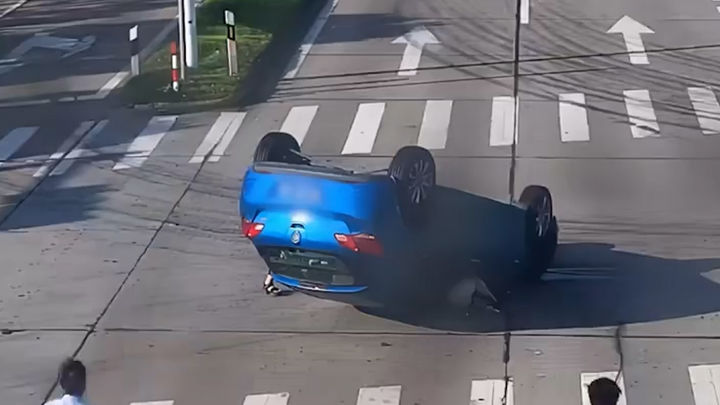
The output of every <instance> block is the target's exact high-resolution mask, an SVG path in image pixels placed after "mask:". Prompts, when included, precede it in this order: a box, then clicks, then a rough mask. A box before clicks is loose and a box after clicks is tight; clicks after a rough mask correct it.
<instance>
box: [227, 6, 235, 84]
mask: <svg viewBox="0 0 720 405" xmlns="http://www.w3.org/2000/svg"><path fill="white" fill-rule="evenodd" d="M225 26H226V27H227V57H228V75H230V76H237V74H238V63H237V44H236V43H235V14H234V13H233V12H232V11H230V10H225Z"/></svg>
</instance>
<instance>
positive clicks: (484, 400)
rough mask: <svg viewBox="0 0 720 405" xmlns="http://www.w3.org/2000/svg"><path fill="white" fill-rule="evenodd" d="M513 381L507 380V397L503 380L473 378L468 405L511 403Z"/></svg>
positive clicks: (510, 404) (509, 404)
mask: <svg viewBox="0 0 720 405" xmlns="http://www.w3.org/2000/svg"><path fill="white" fill-rule="evenodd" d="M513 397H514V394H513V382H512V380H510V381H508V384H507V399H506V400H505V401H503V399H504V398H505V380H475V381H473V382H472V386H471V388H470V405H513Z"/></svg>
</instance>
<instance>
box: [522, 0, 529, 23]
mask: <svg viewBox="0 0 720 405" xmlns="http://www.w3.org/2000/svg"><path fill="white" fill-rule="evenodd" d="M529 23H530V0H520V24H529Z"/></svg>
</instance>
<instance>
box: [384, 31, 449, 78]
mask: <svg viewBox="0 0 720 405" xmlns="http://www.w3.org/2000/svg"><path fill="white" fill-rule="evenodd" d="M392 43H393V44H405V45H406V46H405V52H403V56H402V60H401V61H400V70H398V76H415V75H416V74H417V68H418V66H420V58H421V57H422V52H423V48H425V45H429V44H431V45H437V44H439V43H440V41H438V39H437V38H435V35H433V34H432V32H430V31H428V29H427V28H425V27H423V26H420V27H417V28H415V29H413V30H412V31H410V32H408V33H407V34H405V35H402V36H399V37H397V38H395V40H393V41H392Z"/></svg>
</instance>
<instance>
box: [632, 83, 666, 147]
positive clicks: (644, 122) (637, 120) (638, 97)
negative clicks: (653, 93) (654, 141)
mask: <svg viewBox="0 0 720 405" xmlns="http://www.w3.org/2000/svg"><path fill="white" fill-rule="evenodd" d="M623 94H624V95H625V107H626V108H627V113H628V118H629V119H630V125H631V128H630V129H631V131H632V136H633V138H647V137H658V136H660V127H659V126H658V122H657V117H656V116H655V110H654V109H653V105H652V100H651V99H650V92H649V91H647V90H625V91H624V92H623Z"/></svg>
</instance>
